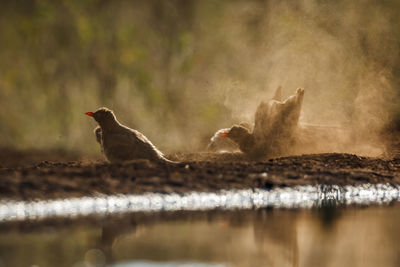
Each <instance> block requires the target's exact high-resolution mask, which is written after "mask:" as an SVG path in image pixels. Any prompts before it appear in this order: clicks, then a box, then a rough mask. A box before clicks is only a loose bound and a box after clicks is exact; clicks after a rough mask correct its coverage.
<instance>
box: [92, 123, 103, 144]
mask: <svg viewBox="0 0 400 267" xmlns="http://www.w3.org/2000/svg"><path fill="white" fill-rule="evenodd" d="M94 135H95V136H96V141H97V142H98V143H99V144H101V135H102V131H101V128H100V126H97V127H96V128H95V129H94Z"/></svg>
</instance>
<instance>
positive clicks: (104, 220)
mask: <svg viewBox="0 0 400 267" xmlns="http://www.w3.org/2000/svg"><path fill="white" fill-rule="evenodd" d="M399 199H400V197H399V187H398V186H392V185H387V184H380V185H363V186H357V187H354V186H346V187H339V186H317V187H312V186H303V187H295V188H282V189H274V190H239V191H220V192H217V193H190V194H183V195H177V194H171V195H163V194H144V195H135V196H134V195H132V196H98V197H96V198H75V199H66V200H58V201H37V202H15V201H14V202H12V201H11V202H10V201H3V202H1V203H0V218H1V219H0V267H3V266H7V267H8V266H37V267H45V266H74V267H83V266H85V267H89V266H112V267H136V266H144V267H159V266H185V267H186V266H194V267H211V266H213V267H222V266H363V267H365V266H367V267H368V266H400V228H399V225H400V204H399V202H398V201H399Z"/></svg>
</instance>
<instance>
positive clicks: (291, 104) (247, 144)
mask: <svg viewBox="0 0 400 267" xmlns="http://www.w3.org/2000/svg"><path fill="white" fill-rule="evenodd" d="M303 96H304V89H301V88H299V89H297V91H296V94H295V95H293V96H290V97H289V98H288V99H286V100H285V101H283V102H282V101H280V98H281V89H280V88H278V89H277V92H276V93H275V96H274V98H273V99H271V100H269V101H263V102H261V103H260V104H259V105H258V107H257V110H256V113H255V119H254V128H253V131H250V130H249V129H246V128H245V127H241V126H240V125H234V126H232V128H230V129H229V130H228V131H226V132H224V133H222V134H220V136H222V137H229V138H230V139H232V140H233V141H234V142H236V143H237V144H238V145H239V148H240V150H242V152H244V153H245V154H246V155H247V156H248V157H249V158H253V159H259V158H265V157H270V156H277V155H282V154H286V153H287V152H288V151H289V150H290V148H291V146H293V142H294V135H295V133H296V129H297V125H298V120H299V117H300V110H301V106H302V102H303Z"/></svg>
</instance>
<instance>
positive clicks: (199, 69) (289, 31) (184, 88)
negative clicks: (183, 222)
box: [0, 0, 400, 155]
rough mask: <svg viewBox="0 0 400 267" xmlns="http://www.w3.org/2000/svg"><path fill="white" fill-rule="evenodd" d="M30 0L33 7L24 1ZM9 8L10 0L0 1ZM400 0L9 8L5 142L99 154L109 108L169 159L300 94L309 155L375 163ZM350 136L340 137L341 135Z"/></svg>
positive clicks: (2, 41)
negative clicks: (97, 117) (100, 126)
mask: <svg viewBox="0 0 400 267" xmlns="http://www.w3.org/2000/svg"><path fill="white" fill-rule="evenodd" d="M25 2H26V3H25ZM2 5H3V4H2ZM399 12H400V4H398V3H397V1H374V0H363V1H361V0H360V1H344V0H343V1H317V0H303V1H289V0H287V1H260V0H258V1H256V0H253V1H250V0H248V1H245V0H243V1H221V0H197V1H196V0H175V1H161V0H160V1H156V0H152V1H109V2H108V1H107V2H102V1H79V2H70V1H55V2H53V1H36V2H34V1H20V2H18V3H15V2H14V1H8V2H5V3H4V5H3V7H2V8H1V10H0V33H1V34H0V137H1V138H0V145H1V146H11V147H17V148H43V149H48V148H64V149H67V150H78V151H82V152H86V153H89V152H90V153H98V152H99V148H98V146H97V143H96V141H95V138H94V135H93V132H92V130H93V128H94V127H95V126H96V124H95V122H94V121H93V120H90V118H88V117H87V116H85V115H84V112H87V111H94V110H95V109H97V108H98V107H101V106H107V107H109V108H110V109H113V110H114V112H115V114H116V116H117V118H118V119H119V120H120V122H121V123H123V124H125V125H127V126H130V127H132V128H135V129H137V130H139V131H141V132H142V133H143V134H145V135H146V136H147V137H148V138H149V139H150V140H152V142H153V143H154V144H155V145H156V146H158V147H159V148H160V149H161V150H162V151H164V152H166V153H170V152H176V151H185V152H188V151H199V150H203V149H205V147H206V145H207V141H208V140H209V138H210V137H211V136H212V135H213V133H214V132H215V131H216V130H218V129H220V128H226V127H229V126H231V125H232V124H234V123H239V122H242V121H248V122H251V121H252V120H253V117H254V112H255V110H256V108H257V105H258V103H259V102H260V101H262V100H268V99H269V98H271V97H272V95H273V94H274V91H275V89H276V88H277V87H278V86H282V88H283V97H284V98H287V97H288V96H290V95H292V94H294V93H295V91H296V88H299V87H301V88H304V89H305V97H304V102H303V108H302V113H301V117H300V122H301V123H303V124H313V125H315V124H317V125H318V124H323V125H327V126H329V127H333V128H334V129H339V130H334V131H333V130H332V131H330V136H329V139H327V143H326V144H324V143H323V142H322V143H321V144H319V145H318V146H315V147H314V148H308V149H307V151H296V153H302V152H321V151H326V152H328V151H329V152H334V151H337V152H352V153H358V154H363V155H381V154H382V153H384V152H385V145H386V143H387V142H388V140H389V139H391V138H393V129H394V128H395V126H394V125H396V121H397V117H398V114H399V105H398V100H399V90H398V86H399V75H400V72H399V65H400V59H399V41H400V39H399V38H400V22H399V20H398V14H399ZM343 129H344V130H343Z"/></svg>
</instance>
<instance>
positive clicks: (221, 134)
mask: <svg viewBox="0 0 400 267" xmlns="http://www.w3.org/2000/svg"><path fill="white" fill-rule="evenodd" d="M219 136H222V137H228V136H229V134H228V133H220V134H219Z"/></svg>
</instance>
